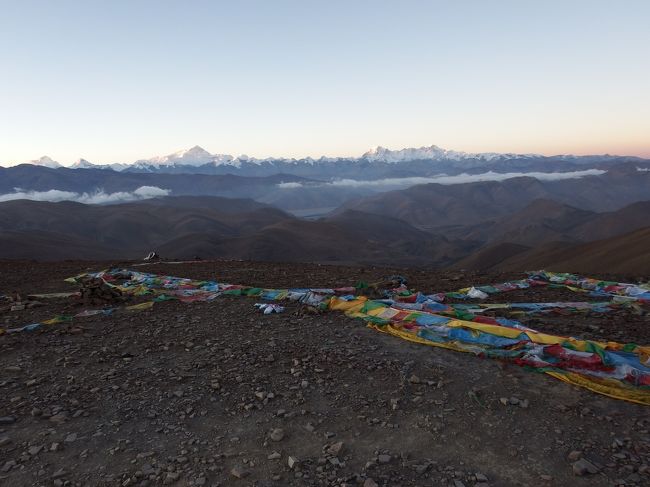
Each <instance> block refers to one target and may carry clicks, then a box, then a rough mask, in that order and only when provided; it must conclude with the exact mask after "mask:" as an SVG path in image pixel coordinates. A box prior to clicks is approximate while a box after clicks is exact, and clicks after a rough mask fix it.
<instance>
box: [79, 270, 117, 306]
mask: <svg viewBox="0 0 650 487" xmlns="http://www.w3.org/2000/svg"><path fill="white" fill-rule="evenodd" d="M79 284H80V285H81V287H80V289H79V297H80V299H81V301H82V302H84V303H85V304H90V305H105V304H114V303H121V302H124V301H126V296H124V294H123V293H122V291H120V290H119V289H117V288H115V287H113V286H110V285H108V284H107V283H106V282H104V280H103V279H100V278H97V277H88V276H87V277H84V278H82V279H80V280H79Z"/></svg>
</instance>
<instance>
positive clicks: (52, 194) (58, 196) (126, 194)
mask: <svg viewBox="0 0 650 487" xmlns="http://www.w3.org/2000/svg"><path fill="white" fill-rule="evenodd" d="M169 193H170V191H169V190H168V189H162V188H158V187H156V186H140V187H139V188H138V189H136V190H135V191H119V192H117V193H106V192H105V191H104V190H102V189H98V190H96V191H93V192H91V193H75V192H73V191H61V190H58V189H50V190H49V191H24V190H21V189H19V188H15V190H14V192H13V193H6V194H0V202H2V201H11V200H33V201H50V202H57V201H76V202H78V203H86V204H90V205H101V204H106V203H124V202H127V201H137V200H144V199H148V198H156V197H159V196H168V195H169Z"/></svg>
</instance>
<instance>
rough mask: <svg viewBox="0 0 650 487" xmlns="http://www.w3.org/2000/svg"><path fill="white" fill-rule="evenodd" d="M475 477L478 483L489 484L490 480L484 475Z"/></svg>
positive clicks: (480, 474) (479, 474) (478, 474)
mask: <svg viewBox="0 0 650 487" xmlns="http://www.w3.org/2000/svg"><path fill="white" fill-rule="evenodd" d="M474 477H476V481H477V482H487V481H488V478H487V477H486V476H485V475H484V474H482V473H480V472H478V473H476V474H474Z"/></svg>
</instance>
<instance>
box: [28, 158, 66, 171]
mask: <svg viewBox="0 0 650 487" xmlns="http://www.w3.org/2000/svg"><path fill="white" fill-rule="evenodd" d="M28 164H32V165H34V166H43V167H50V168H52V169H56V168H59V167H63V166H61V164H59V163H58V162H56V161H55V160H53V159H52V158H51V157H48V156H43V157H41V158H39V159H35V160H33V161H29V163H28Z"/></svg>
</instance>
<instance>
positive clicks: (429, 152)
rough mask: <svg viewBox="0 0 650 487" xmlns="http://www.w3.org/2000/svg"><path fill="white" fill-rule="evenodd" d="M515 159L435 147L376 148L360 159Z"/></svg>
mask: <svg viewBox="0 0 650 487" xmlns="http://www.w3.org/2000/svg"><path fill="white" fill-rule="evenodd" d="M533 156H535V155H534V154H526V155H524V156H523V157H533ZM515 157H522V156H521V155H518V154H499V153H492V152H485V153H476V154H475V153H468V152H459V151H453V150H446V149H443V148H441V147H438V146H437V145H431V146H429V147H420V148H407V149H400V150H390V149H386V148H385V147H381V146H377V147H375V148H373V149H370V150H369V151H368V152H366V153H365V154H363V155H362V156H361V158H362V159H367V160H368V161H372V162H388V163H395V162H407V161H440V160H451V161H462V160H465V159H478V160H483V161H489V160H493V159H498V158H502V159H512V158H515Z"/></svg>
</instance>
